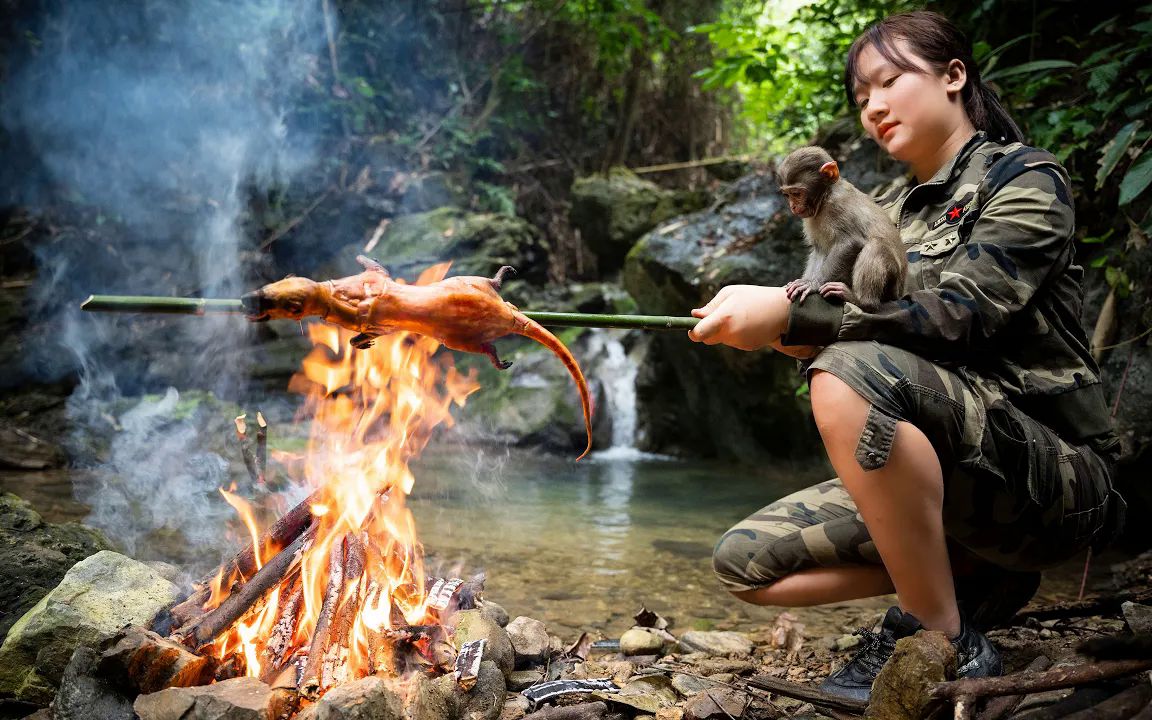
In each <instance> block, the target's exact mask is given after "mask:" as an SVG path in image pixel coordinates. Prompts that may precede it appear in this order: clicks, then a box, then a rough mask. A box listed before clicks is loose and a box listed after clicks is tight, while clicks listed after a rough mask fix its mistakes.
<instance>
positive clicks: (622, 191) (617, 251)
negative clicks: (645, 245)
mask: <svg viewBox="0 0 1152 720" xmlns="http://www.w3.org/2000/svg"><path fill="white" fill-rule="evenodd" d="M708 200H709V198H708V196H707V194H706V193H698V192H688V191H675V190H666V189H664V188H661V187H660V186H659V185H657V184H655V183H653V182H651V181H650V180H644V179H642V178H640V177H638V176H637V175H636V174H635V173H633V172H631V171H630V170H628V169H626V168H612V170H611V171H609V172H608V173H607V174H604V175H592V176H589V177H583V178H578V179H577V180H576V182H575V183H573V185H572V210H571V212H570V213H569V220H570V221H571V223H572V225H573V226H574V227H575V228H577V229H578V230H579V231H580V236H581V237H582V238H583V239H584V242H585V244H587V246H588V248H589V249H591V250H592V252H594V253H596V256H597V258H598V259H599V260H600V270H601V272H603V271H605V270H608V269H612V268H617V267H619V266H620V263H621V261H622V260H623V259H624V256H625V255H627V254H628V250H629V249H630V248H631V247H632V245H633V243H635V242H636V241H637V240H638V239H639V238H640V236H641V235H643V234H644V233H646V232H648V231H649V230H651V229H652V228H654V227H656V225H657V224H659V223H661V222H663V221H664V220H667V219H668V218H671V217H674V216H676V215H682V214H684V213H686V212H692V211H693V210H699V209H700V208H702V207H704V206H705V205H707V204H708Z"/></svg>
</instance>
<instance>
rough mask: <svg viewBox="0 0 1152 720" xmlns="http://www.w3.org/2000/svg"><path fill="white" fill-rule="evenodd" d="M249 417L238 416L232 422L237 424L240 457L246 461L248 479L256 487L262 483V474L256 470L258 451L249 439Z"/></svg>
mask: <svg viewBox="0 0 1152 720" xmlns="http://www.w3.org/2000/svg"><path fill="white" fill-rule="evenodd" d="M247 417H248V416H247V415H238V416H236V419H235V420H233V421H232V422H234V423H235V424H236V439H237V440H239V441H240V457H242V458H243V459H244V469H245V470H247V471H248V477H249V478H250V479H251V480H252V483H253V484H254V485H255V484H258V483H259V482H260V481H259V477H260V473H259V472H258V471H257V470H256V451H255V450H254V449H253V447H252V440H251V439H250V438H249V437H248V423H247V422H245V418H247Z"/></svg>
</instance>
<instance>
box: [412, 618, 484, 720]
mask: <svg viewBox="0 0 1152 720" xmlns="http://www.w3.org/2000/svg"><path fill="white" fill-rule="evenodd" d="M464 612H473V611H471V610H466V611H464ZM480 664H481V665H483V664H484V663H483V662H481V663H480ZM417 677H418V680H416V682H415V683H414V685H413V687H412V688H411V689H410V690H409V694H408V697H409V698H410V700H409V703H408V715H409V717H410V718H411V720H459V719H460V718H461V717H463V712H462V711H463V703H462V699H461V694H460V691H459V688H458V687H457V685H456V680H455V679H454V678H453V677H452V675H451V674H448V675H442V676H440V677H438V678H436V679H435V680H429V679H428V678H427V677H426V676H424V675H419V676H417ZM477 685H479V681H477Z"/></svg>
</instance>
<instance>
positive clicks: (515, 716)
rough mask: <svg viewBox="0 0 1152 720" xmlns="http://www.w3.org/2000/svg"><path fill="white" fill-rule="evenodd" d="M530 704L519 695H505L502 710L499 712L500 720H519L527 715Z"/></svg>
mask: <svg viewBox="0 0 1152 720" xmlns="http://www.w3.org/2000/svg"><path fill="white" fill-rule="evenodd" d="M531 705H532V703H531V701H529V700H528V698H526V697H524V696H523V695H521V694H520V693H506V694H505V695H504V708H503V709H502V710H501V711H500V720H520V718H522V717H524V716H525V715H527V714H528V708H529V707H531Z"/></svg>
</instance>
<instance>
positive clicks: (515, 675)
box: [508, 670, 544, 692]
mask: <svg viewBox="0 0 1152 720" xmlns="http://www.w3.org/2000/svg"><path fill="white" fill-rule="evenodd" d="M541 682H544V672H543V671H541V670H514V671H512V674H511V675H509V676H508V689H509V690H513V691H515V692H520V691H521V690H527V689H528V688H530V687H532V686H533V685H535V684H536V683H541Z"/></svg>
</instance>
